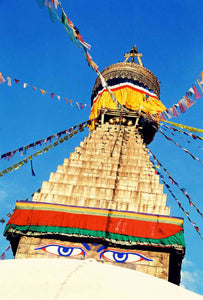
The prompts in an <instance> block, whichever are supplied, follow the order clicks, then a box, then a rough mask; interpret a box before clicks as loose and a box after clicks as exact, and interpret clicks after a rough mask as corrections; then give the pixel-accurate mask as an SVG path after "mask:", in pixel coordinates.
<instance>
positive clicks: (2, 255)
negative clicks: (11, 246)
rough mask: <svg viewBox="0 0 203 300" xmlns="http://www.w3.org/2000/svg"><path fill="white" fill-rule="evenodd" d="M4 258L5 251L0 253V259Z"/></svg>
mask: <svg viewBox="0 0 203 300" xmlns="http://www.w3.org/2000/svg"><path fill="white" fill-rule="evenodd" d="M5 258H6V255H5V252H4V253H2V254H1V256H0V259H2V260H3V259H5Z"/></svg>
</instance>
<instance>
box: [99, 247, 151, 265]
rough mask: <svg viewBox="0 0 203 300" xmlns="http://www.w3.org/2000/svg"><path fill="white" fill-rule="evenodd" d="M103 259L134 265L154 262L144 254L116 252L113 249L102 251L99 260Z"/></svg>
mask: <svg viewBox="0 0 203 300" xmlns="http://www.w3.org/2000/svg"><path fill="white" fill-rule="evenodd" d="M102 257H103V258H106V259H108V260H110V261H113V262H117V263H134V262H138V261H141V260H147V261H153V260H152V259H150V258H149V257H147V256H145V255H143V254H139V253H136V252H123V251H115V250H112V249H108V250H105V251H102V252H101V253H100V255H99V258H102Z"/></svg>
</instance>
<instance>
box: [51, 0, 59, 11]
mask: <svg viewBox="0 0 203 300" xmlns="http://www.w3.org/2000/svg"><path fill="white" fill-rule="evenodd" d="M52 3H53V4H54V7H55V9H57V7H58V5H59V2H58V0H52Z"/></svg>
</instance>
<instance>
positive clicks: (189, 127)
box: [161, 119, 203, 133]
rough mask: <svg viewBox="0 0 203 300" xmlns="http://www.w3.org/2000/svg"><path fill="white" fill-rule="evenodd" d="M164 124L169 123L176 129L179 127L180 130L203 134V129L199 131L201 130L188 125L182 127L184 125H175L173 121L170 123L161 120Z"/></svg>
mask: <svg viewBox="0 0 203 300" xmlns="http://www.w3.org/2000/svg"><path fill="white" fill-rule="evenodd" d="M161 121H162V122H166V123H169V124H171V125H173V126H175V127H178V128H182V129H183V128H184V129H186V130H188V131H190V132H202V133H203V129H199V128H195V127H191V126H187V125H182V124H178V123H174V122H171V121H168V120H163V119H162V120H161Z"/></svg>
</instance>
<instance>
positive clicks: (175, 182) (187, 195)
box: [147, 147, 203, 217]
mask: <svg viewBox="0 0 203 300" xmlns="http://www.w3.org/2000/svg"><path fill="white" fill-rule="evenodd" d="M147 149H148V151H149V154H150V156H151V157H153V159H154V161H155V162H156V163H157V165H155V167H156V169H157V168H158V169H160V167H161V168H162V169H163V170H164V172H165V173H166V174H167V175H168V178H169V181H170V182H171V184H174V185H175V186H177V187H178V188H179V189H180V191H181V192H182V193H183V194H184V195H185V196H186V198H187V199H188V202H189V205H190V206H193V207H194V208H195V209H196V211H197V212H198V214H200V216H201V217H203V214H202V213H201V212H200V210H199V209H198V207H197V206H196V205H195V204H194V203H193V202H192V201H191V197H190V196H189V194H188V192H187V190H186V189H185V188H183V187H181V186H180V185H179V184H178V182H177V181H175V180H174V179H173V177H172V176H171V175H170V174H169V172H168V171H167V170H166V168H164V166H163V165H162V164H161V163H160V161H159V160H158V158H157V157H156V156H155V155H154V154H153V153H152V152H151V150H150V149H149V148H148V147H147ZM162 177H163V176H162Z"/></svg>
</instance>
